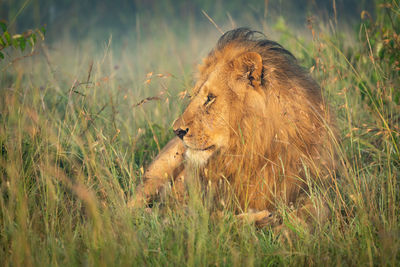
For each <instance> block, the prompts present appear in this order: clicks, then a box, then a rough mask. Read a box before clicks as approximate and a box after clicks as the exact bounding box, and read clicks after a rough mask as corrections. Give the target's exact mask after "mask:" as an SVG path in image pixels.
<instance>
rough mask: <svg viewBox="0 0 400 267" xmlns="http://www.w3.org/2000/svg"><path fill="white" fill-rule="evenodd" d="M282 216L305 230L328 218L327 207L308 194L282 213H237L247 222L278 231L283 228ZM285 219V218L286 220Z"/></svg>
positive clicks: (265, 211)
mask: <svg viewBox="0 0 400 267" xmlns="http://www.w3.org/2000/svg"><path fill="white" fill-rule="evenodd" d="M284 217H285V218H286V219H287V220H289V221H290V222H291V223H293V224H296V225H299V226H301V227H303V228H304V230H307V231H311V232H312V231H313V230H314V229H315V227H316V225H318V224H323V223H325V222H326V221H328V220H329V217H330V214H329V207H328V205H327V204H326V203H325V202H324V201H323V200H321V201H317V199H314V200H312V199H311V198H309V197H308V196H302V197H299V198H298V199H297V201H296V203H295V204H294V205H293V204H292V205H290V207H288V209H287V210H286V212H285V215H284V214H280V212H278V211H273V212H271V211H268V210H262V211H253V210H250V211H249V212H246V213H242V214H239V215H237V218H238V219H240V220H243V221H246V222H248V223H254V224H255V225H256V226H257V227H267V226H269V227H272V228H273V229H274V230H277V231H278V232H279V231H281V230H282V229H284V228H285V227H284V225H283V221H284ZM286 219H285V220H286Z"/></svg>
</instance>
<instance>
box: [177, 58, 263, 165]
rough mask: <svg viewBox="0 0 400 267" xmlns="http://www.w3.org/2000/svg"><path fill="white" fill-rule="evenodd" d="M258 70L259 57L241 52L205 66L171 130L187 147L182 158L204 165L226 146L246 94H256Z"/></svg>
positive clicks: (259, 70) (259, 66) (259, 69)
mask: <svg viewBox="0 0 400 267" xmlns="http://www.w3.org/2000/svg"><path fill="white" fill-rule="evenodd" d="M261 69H262V60H261V56H260V55H258V54H256V53H251V52H250V53H249V52H247V53H244V54H242V55H240V56H239V57H238V58H236V59H234V60H226V61H222V62H219V63H218V64H215V65H212V66H209V67H208V70H207V71H205V74H204V75H202V77H201V78H200V79H199V81H198V82H197V83H196V85H195V87H194V89H193V96H192V98H191V101H190V103H189V105H188V107H187V108H186V110H185V111H184V112H183V114H182V116H181V117H179V118H178V119H177V120H176V121H175V123H174V125H173V129H174V132H175V134H176V135H177V136H179V137H180V138H181V139H182V140H183V142H184V144H185V146H186V148H187V150H186V157H187V158H188V159H189V160H191V161H192V162H195V163H196V164H198V165H204V164H205V163H206V162H207V160H208V159H209V158H210V157H211V156H212V155H213V154H214V153H215V152H217V151H223V150H224V149H225V148H227V147H228V146H229V141H230V138H232V132H235V131H237V130H238V127H237V126H238V125H237V122H238V120H239V118H238V117H239V116H238V114H240V113H241V110H242V108H241V107H242V106H243V105H245V104H246V103H245V102H246V100H248V99H249V95H253V96H252V97H251V96H250V98H254V96H255V94H258V93H257V90H256V89H257V88H256V87H257V86H256V85H257V80H258V79H260V73H261Z"/></svg>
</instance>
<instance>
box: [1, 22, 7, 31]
mask: <svg viewBox="0 0 400 267" xmlns="http://www.w3.org/2000/svg"><path fill="white" fill-rule="evenodd" d="M0 28H1V29H2V30H3V32H6V31H7V24H6V23H5V22H3V21H0Z"/></svg>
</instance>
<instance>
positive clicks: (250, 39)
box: [211, 28, 296, 60]
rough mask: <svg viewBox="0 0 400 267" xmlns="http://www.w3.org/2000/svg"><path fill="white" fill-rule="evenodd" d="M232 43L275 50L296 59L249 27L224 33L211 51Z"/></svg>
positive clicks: (270, 51) (269, 50)
mask: <svg viewBox="0 0 400 267" xmlns="http://www.w3.org/2000/svg"><path fill="white" fill-rule="evenodd" d="M232 43H235V44H236V45H239V46H243V47H247V48H249V49H251V48H253V49H255V50H268V52H269V53H273V52H277V53H279V54H284V55H286V56H287V57H289V58H290V59H291V60H296V58H295V56H294V55H293V54H292V53H290V52H289V51H288V50H286V49H285V48H283V47H282V45H280V44H279V43H277V42H274V41H271V40H268V39H266V36H265V35H264V34H263V33H262V32H259V31H253V30H250V29H249V28H237V29H234V30H231V31H228V32H226V33H224V35H222V36H221V37H220V38H219V40H218V43H217V45H216V47H215V49H214V50H213V51H212V52H211V53H213V52H214V51H216V50H223V49H224V48H225V47H226V46H227V45H229V44H232Z"/></svg>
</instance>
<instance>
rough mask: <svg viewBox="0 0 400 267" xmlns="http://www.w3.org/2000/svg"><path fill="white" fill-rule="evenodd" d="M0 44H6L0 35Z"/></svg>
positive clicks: (3, 45) (4, 45)
mask: <svg viewBox="0 0 400 267" xmlns="http://www.w3.org/2000/svg"><path fill="white" fill-rule="evenodd" d="M0 46H2V48H4V47H6V46H7V44H6V42H4V40H3V38H1V36H0Z"/></svg>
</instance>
